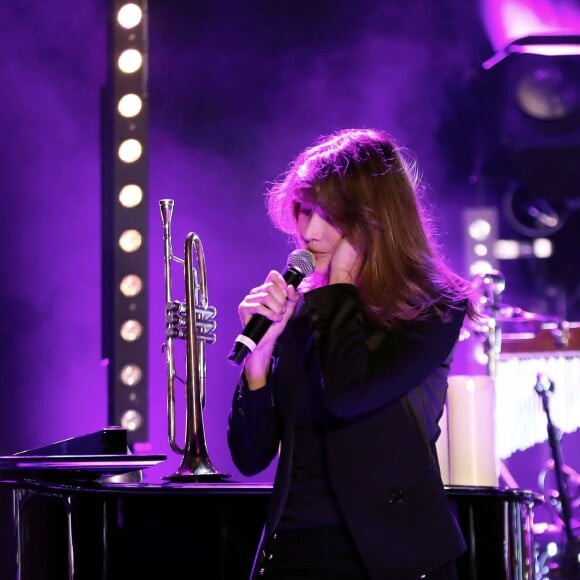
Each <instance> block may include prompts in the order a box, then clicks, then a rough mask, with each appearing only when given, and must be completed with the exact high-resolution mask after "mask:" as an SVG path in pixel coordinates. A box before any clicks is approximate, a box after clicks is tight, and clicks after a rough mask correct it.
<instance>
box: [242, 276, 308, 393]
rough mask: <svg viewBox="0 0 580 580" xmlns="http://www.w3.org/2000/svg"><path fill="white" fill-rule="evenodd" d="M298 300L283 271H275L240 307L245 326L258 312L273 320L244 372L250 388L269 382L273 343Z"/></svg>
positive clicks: (247, 362)
mask: <svg viewBox="0 0 580 580" xmlns="http://www.w3.org/2000/svg"><path fill="white" fill-rule="evenodd" d="M297 302H298V292H296V290H295V288H294V287H293V286H290V285H289V284H287V283H286V281H285V280H284V278H283V277H282V274H280V272H277V271H276V270H272V271H271V272H270V273H269V274H268V276H266V280H265V281H264V283H263V284H261V285H260V286H257V287H256V288H252V290H250V292H249V294H248V295H247V296H246V297H245V298H244V299H243V300H242V302H241V303H240V305H239V306H238V314H239V315H240V320H241V322H242V326H245V325H246V324H247V323H248V322H249V321H250V318H252V316H254V315H255V314H261V315H262V316H265V317H266V318H267V319H268V320H271V321H272V324H271V325H270V327H269V328H268V330H267V332H266V334H265V335H264V337H263V338H262V340H260V342H259V343H258V345H257V346H256V348H255V349H254V351H253V352H252V353H251V354H249V355H248V356H247V357H246V360H245V367H244V372H245V374H246V379H247V381H248V385H249V387H250V389H257V388H260V387H263V386H264V385H265V384H266V377H267V374H268V370H269V368H270V360H271V357H272V353H273V352H274V345H275V344H276V340H277V339H278V337H279V336H280V334H282V331H283V330H284V329H285V328H286V324H287V323H288V320H290V317H291V316H292V314H293V313H294V310H295V309H296V304H297Z"/></svg>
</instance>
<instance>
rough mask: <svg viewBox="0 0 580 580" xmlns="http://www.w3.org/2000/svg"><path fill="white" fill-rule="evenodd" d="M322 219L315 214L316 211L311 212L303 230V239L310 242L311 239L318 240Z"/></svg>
mask: <svg viewBox="0 0 580 580" xmlns="http://www.w3.org/2000/svg"><path fill="white" fill-rule="evenodd" d="M323 221H324V220H323V219H322V218H321V217H320V216H319V215H318V214H317V213H314V212H313V213H312V215H311V216H310V218H309V220H308V224H307V225H306V228H305V230H304V234H303V237H304V241H306V242H311V241H313V240H318V239H320V235H321V231H322V228H321V226H322V224H323Z"/></svg>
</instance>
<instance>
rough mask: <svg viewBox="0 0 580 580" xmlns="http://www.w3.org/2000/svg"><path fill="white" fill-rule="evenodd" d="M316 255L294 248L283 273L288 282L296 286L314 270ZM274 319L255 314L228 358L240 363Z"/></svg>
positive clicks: (237, 339) (238, 337) (236, 341)
mask: <svg viewBox="0 0 580 580" xmlns="http://www.w3.org/2000/svg"><path fill="white" fill-rule="evenodd" d="M314 262H315V259H314V255H313V254H312V252H309V251H308V250H294V251H293V252H291V253H290V255H289V256H288V261H287V264H286V265H287V267H288V269H287V270H286V271H285V272H284V274H282V276H283V277H284V280H286V283H287V284H290V285H291V286H294V288H296V287H297V286H298V285H299V284H300V282H302V280H303V279H304V278H305V277H306V276H309V275H310V274H312V272H314ZM271 324H272V321H271V320H270V319H268V318H266V317H265V316H263V315H262V314H254V316H252V318H250V321H249V322H248V324H246V326H245V328H244V330H243V331H242V334H240V335H238V336H237V337H236V340H235V342H234V346H233V348H232V351H231V352H230V354H229V355H228V360H230V361H232V362H233V363H235V364H238V365H239V364H240V363H241V362H242V361H243V360H244V359H245V358H246V356H248V355H249V354H250V353H251V352H252V351H253V350H254V349H255V348H256V345H257V344H258V343H259V342H260V340H262V338H263V337H264V334H266V331H267V330H268V328H270V325H271Z"/></svg>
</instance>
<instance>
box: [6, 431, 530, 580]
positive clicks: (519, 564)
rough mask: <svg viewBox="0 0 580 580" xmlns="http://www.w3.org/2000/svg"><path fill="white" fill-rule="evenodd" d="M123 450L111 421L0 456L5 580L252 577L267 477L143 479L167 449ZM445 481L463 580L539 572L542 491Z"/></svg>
mask: <svg viewBox="0 0 580 580" xmlns="http://www.w3.org/2000/svg"><path fill="white" fill-rule="evenodd" d="M127 449H128V447H127V434H126V431H125V430H123V429H120V428H115V427H113V428H107V429H103V430H101V431H98V432H96V433H92V434H88V435H86V436H83V437H78V438H73V439H68V440H66V441H61V442H58V443H55V444H52V445H49V446H46V447H42V448H39V449H34V450H31V451H27V452H23V453H20V454H16V455H10V456H6V457H1V458H0V482H1V483H2V488H3V491H6V490H9V491H10V492H11V495H12V498H11V501H12V502H13V506H12V509H11V517H10V518H3V520H6V521H2V522H0V524H1V525H2V527H3V530H4V531H5V532H6V534H7V536H8V537H7V542H6V543H5V549H8V552H9V553H10V559H11V562H12V566H9V567H10V568H11V569H10V570H5V571H4V573H3V575H2V578H3V579H4V578H5V579H6V580H9V579H10V578H17V579H18V580H45V579H46V580H59V579H63V580H69V579H70V580H73V579H74V580H92V579H95V580H97V579H98V580H104V579H111V580H114V579H117V578H119V579H132V578H139V579H154V578H155V579H159V580H165V579H174V578H175V579H180V578H187V579H191V580H237V579H239V580H246V579H247V578H248V575H249V572H250V569H251V565H252V560H253V555H254V550H255V548H256V545H257V543H258V540H259V537H260V533H261V528H262V524H263V522H264V519H265V515H266V507H267V503H268V498H269V495H270V491H271V486H269V485H264V484H243V483H236V482H228V483H223V482H222V483H203V484H202V483H195V484H190V483H174V482H166V481H163V480H159V481H148V480H147V468H148V467H150V466H153V465H155V464H158V463H160V462H162V461H163V460H165V456H163V455H132V454H130V453H128V452H127ZM446 489H447V494H448V497H449V501H450V502H451V504H452V506H453V508H454V509H455V511H456V514H457V518H458V521H459V523H460V526H461V528H462V530H463V533H464V535H465V537H466V539H467V542H468V546H469V547H468V551H467V552H466V553H465V554H464V555H463V556H462V557H461V558H460V560H459V576H460V579H461V580H533V578H534V577H535V576H534V554H533V526H532V524H533V508H534V505H535V504H537V503H538V502H539V501H541V497H540V496H538V495H537V494H535V493H533V492H529V491H522V490H514V489H499V488H489V487H462V486H449V487H447V488H446ZM0 513H2V512H1V511H0ZM10 520H11V521H10Z"/></svg>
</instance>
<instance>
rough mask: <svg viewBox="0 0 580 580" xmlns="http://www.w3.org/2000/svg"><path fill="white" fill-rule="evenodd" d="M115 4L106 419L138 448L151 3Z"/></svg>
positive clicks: (108, 89)
mask: <svg viewBox="0 0 580 580" xmlns="http://www.w3.org/2000/svg"><path fill="white" fill-rule="evenodd" d="M110 7H111V10H112V12H111V17H110V19H109V24H110V26H109V30H108V35H109V43H108V46H109V58H108V67H107V83H106V86H105V88H104V91H103V99H102V108H101V116H102V131H101V133H102V135H103V143H102V204H101V206H102V267H103V308H102V313H103V314H102V316H103V322H102V325H103V332H102V335H103V358H104V359H106V360H108V361H109V365H108V373H107V379H108V390H109V412H108V422H109V424H110V425H121V426H123V427H125V428H126V429H127V430H128V443H129V444H130V445H132V446H138V445H140V444H141V443H146V442H147V438H148V420H147V419H148V344H147V338H148V336H147V318H148V304H147V298H148V296H147V291H146V289H147V281H148V270H147V257H148V256H147V254H148V244H147V242H148V240H147V237H148V213H147V193H148V126H147V125H148V103H147V4H146V1H145V0H142V1H136V0H135V1H133V2H126V1H125V2H122V1H119V0H111V2H110ZM128 387H130V388H128Z"/></svg>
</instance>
